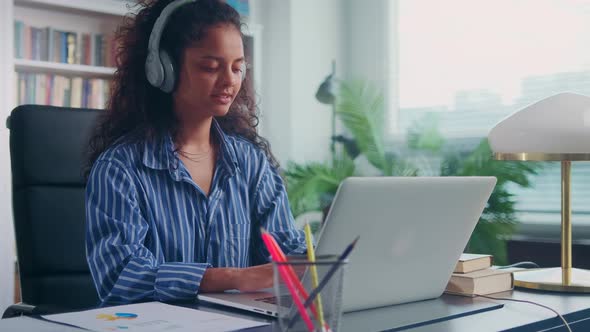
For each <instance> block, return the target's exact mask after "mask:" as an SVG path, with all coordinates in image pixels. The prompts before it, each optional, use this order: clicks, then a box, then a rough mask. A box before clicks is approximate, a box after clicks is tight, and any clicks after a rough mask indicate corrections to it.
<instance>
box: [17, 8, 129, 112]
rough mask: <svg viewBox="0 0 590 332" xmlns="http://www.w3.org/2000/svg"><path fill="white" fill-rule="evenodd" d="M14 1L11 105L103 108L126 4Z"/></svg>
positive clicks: (113, 70)
mask: <svg viewBox="0 0 590 332" xmlns="http://www.w3.org/2000/svg"><path fill="white" fill-rule="evenodd" d="M14 1H15V2H14V5H15V7H14V30H13V41H14V42H13V46H14V47H13V49H14V52H13V53H14V55H13V56H14V59H13V64H14V71H15V74H14V80H15V89H14V93H15V103H16V104H17V105H21V104H42V105H54V106H67V107H81V108H104V107H105V104H106V101H107V100H108V92H109V90H110V88H109V87H110V80H111V78H112V76H113V74H114V72H115V68H114V67H115V50H116V44H115V40H114V38H113V36H114V29H115V28H116V26H117V25H118V23H120V20H121V19H122V17H123V15H125V14H126V12H127V10H128V7H127V6H126V2H125V1H115V0H93V1H85V0H51V1H49V0H14ZM64 8H66V9H67V10H64ZM95 14H99V15H95Z"/></svg>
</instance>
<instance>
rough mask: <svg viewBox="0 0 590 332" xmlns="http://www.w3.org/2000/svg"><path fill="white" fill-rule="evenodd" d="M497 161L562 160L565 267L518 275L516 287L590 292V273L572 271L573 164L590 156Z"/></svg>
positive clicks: (511, 156)
mask: <svg viewBox="0 0 590 332" xmlns="http://www.w3.org/2000/svg"><path fill="white" fill-rule="evenodd" d="M494 158H495V159H497V160H519V161H527V160H531V161H561V267H560V268H559V267H557V268H550V269H535V270H532V271H522V272H521V271H518V272H515V273H514V286H516V287H523V288H530V289H540V290H544V291H553V292H572V293H590V271H589V270H582V269H574V268H572V221H571V219H572V208H571V162H572V161H590V153H527V152H523V153H495V154H494Z"/></svg>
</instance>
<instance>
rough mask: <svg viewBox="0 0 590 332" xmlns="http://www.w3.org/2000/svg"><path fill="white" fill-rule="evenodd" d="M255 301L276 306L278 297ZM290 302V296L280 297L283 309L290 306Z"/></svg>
mask: <svg viewBox="0 0 590 332" xmlns="http://www.w3.org/2000/svg"><path fill="white" fill-rule="evenodd" d="M255 301H259V302H264V303H269V304H275V305H276V304H278V302H279V298H278V296H270V297H261V298H259V299H256V300H255ZM291 303H292V300H291V296H290V295H281V304H282V306H283V307H285V306H287V307H288V306H291Z"/></svg>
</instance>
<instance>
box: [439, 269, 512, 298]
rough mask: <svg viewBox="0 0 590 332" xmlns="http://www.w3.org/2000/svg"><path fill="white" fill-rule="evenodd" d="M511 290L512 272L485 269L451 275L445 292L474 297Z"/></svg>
mask: <svg viewBox="0 0 590 332" xmlns="http://www.w3.org/2000/svg"><path fill="white" fill-rule="evenodd" d="M513 288H514V276H513V274H512V272H510V271H504V270H494V269H485V270H479V271H474V272H469V273H453V274H452V275H451V279H450V280H449V283H448V284H447V288H446V289H445V292H446V293H451V294H459V295H467V296H475V295H487V294H493V293H499V292H504V291H508V290H511V289H513Z"/></svg>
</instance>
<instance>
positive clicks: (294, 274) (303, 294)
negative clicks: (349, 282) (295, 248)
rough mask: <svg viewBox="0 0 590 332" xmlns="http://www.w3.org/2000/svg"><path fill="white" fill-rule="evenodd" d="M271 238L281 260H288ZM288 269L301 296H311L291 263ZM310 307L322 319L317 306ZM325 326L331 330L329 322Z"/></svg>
mask: <svg viewBox="0 0 590 332" xmlns="http://www.w3.org/2000/svg"><path fill="white" fill-rule="evenodd" d="M262 232H266V231H265V230H264V229H263V230H262ZM269 240H270V243H271V244H272V245H273V247H274V248H275V251H276V253H277V255H278V256H279V259H280V261H281V262H286V261H287V256H285V254H284V253H283V251H282V250H281V247H280V246H279V244H278V243H277V241H276V240H275V238H274V237H272V236H269ZM285 267H286V270H287V273H288V274H289V276H290V277H291V279H292V280H295V282H294V283H295V286H296V287H297V290H298V291H299V293H301V297H302V298H303V299H307V297H308V296H309V295H308V294H307V291H306V290H305V287H304V286H303V284H302V283H301V282H300V281H299V277H298V276H297V273H295V270H293V267H292V266H291V265H286V266H285ZM309 308H310V309H311V312H312V313H313V315H314V316H315V317H316V319H317V321H318V322H319V321H320V318H319V315H318V311H317V310H316V307H315V305H314V304H311V305H310V306H309ZM324 328H325V330H326V331H331V329H330V326H329V325H328V323H325V324H324Z"/></svg>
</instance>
